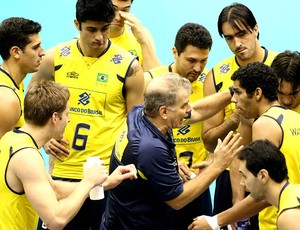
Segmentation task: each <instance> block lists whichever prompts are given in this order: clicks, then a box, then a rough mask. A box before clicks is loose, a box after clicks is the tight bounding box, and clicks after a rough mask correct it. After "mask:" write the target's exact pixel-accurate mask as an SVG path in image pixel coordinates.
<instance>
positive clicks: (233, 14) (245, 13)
mask: <svg viewBox="0 0 300 230" xmlns="http://www.w3.org/2000/svg"><path fill="white" fill-rule="evenodd" d="M225 22H228V23H229V24H230V25H231V26H232V27H233V28H234V29H236V30H237V31H240V30H241V27H240V25H239V24H242V25H243V26H244V27H245V28H246V29H247V30H248V31H247V32H248V33H252V29H253V28H254V27H255V26H256V24H257V22H256V19H255V17H254V15H253V13H252V11H251V10H250V9H249V8H248V7H247V6H245V5H243V4H240V3H233V4H231V5H229V6H227V7H225V8H224V9H223V10H222V11H221V13H220V15H219V19H218V31H219V35H220V36H221V37H223V30H222V26H223V24H224V23H225ZM257 39H259V34H258V35H257Z"/></svg>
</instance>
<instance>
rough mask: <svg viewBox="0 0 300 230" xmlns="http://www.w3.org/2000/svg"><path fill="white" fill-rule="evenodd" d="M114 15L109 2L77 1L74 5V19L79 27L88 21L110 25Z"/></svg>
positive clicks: (98, 0) (101, 0)
mask: <svg viewBox="0 0 300 230" xmlns="http://www.w3.org/2000/svg"><path fill="white" fill-rule="evenodd" d="M115 14H116V13H115V8H114V6H113V4H112V1H111V0H78V1H77V3H76V19H77V21H78V22H79V24H80V25H81V23H82V22H85V21H88V20H91V21H97V22H107V23H111V22H112V20H113V19H114V17H115Z"/></svg>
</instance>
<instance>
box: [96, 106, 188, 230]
mask: <svg viewBox="0 0 300 230" xmlns="http://www.w3.org/2000/svg"><path fill="white" fill-rule="evenodd" d="M143 108H144V107H143V105H136V106H134V107H133V108H132V110H131V111H130V113H129V114H128V117H127V121H126V123H125V124H124V126H123V130H122V132H121V134H120V136H119V137H118V138H117V141H116V144H115V147H114V150H113V153H112V156H111V161H110V171H111V172H112V171H113V170H114V169H115V168H116V167H117V166H118V165H126V164H134V165H135V166H136V168H137V170H138V179H136V180H125V181H123V182H122V183H121V184H120V185H119V186H117V187H116V188H114V189H112V190H110V191H109V197H108V201H107V207H106V211H105V214H104V216H103V220H102V226H101V229H118V230H119V229H120V230H121V229H128V230H134V229H138V230H141V229H143V230H144V229H156V230H157V229H164V230H166V229H172V208H171V207H169V206H168V205H167V204H166V203H165V201H168V200H172V199H174V198H176V197H177V196H179V195H180V194H181V193H182V192H183V183H182V181H181V179H180V178H179V176H178V166H177V160H176V153H175V144H174V143H173V141H172V132H171V130H170V131H169V132H168V137H165V136H164V135H162V133H161V132H160V131H159V130H158V129H157V128H156V127H155V126H154V125H153V124H152V123H151V122H150V120H149V119H148V118H147V117H146V116H145V115H144V114H143Z"/></svg>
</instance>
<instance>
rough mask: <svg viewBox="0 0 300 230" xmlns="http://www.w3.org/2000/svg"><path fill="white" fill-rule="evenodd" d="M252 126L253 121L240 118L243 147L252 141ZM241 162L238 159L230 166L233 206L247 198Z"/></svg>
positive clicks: (239, 130) (239, 129)
mask: <svg viewBox="0 0 300 230" xmlns="http://www.w3.org/2000/svg"><path fill="white" fill-rule="evenodd" d="M252 124H253V119H251V120H247V119H245V118H244V117H242V116H240V125H239V128H238V132H239V133H240V134H241V137H243V141H242V142H243V145H244V146H246V145H247V144H249V143H250V142H251V141H252ZM239 165H240V160H239V159H238V158H237V157H236V158H234V160H233V161H232V163H231V165H230V171H229V174H230V182H231V188H232V204H233V205H234V204H236V203H237V202H239V201H241V200H242V199H244V198H245V187H244V186H242V185H241V179H242V177H241V174H240V172H239Z"/></svg>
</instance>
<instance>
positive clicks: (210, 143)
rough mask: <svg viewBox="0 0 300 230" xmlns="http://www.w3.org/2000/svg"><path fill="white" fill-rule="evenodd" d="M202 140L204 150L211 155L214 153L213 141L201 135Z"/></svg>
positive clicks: (207, 136) (214, 145)
mask: <svg viewBox="0 0 300 230" xmlns="http://www.w3.org/2000/svg"><path fill="white" fill-rule="evenodd" d="M202 140H203V144H204V148H205V149H206V150H207V151H209V152H211V153H213V152H214V151H215V148H216V143H215V141H214V140H213V139H212V138H211V137H210V136H209V135H207V134H203V135H202Z"/></svg>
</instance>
